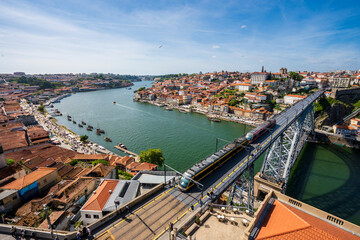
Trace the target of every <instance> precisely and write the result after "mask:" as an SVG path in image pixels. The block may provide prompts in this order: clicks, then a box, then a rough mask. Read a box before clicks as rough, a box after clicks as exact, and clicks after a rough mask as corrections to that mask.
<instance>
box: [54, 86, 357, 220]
mask: <svg viewBox="0 0 360 240" xmlns="http://www.w3.org/2000/svg"><path fill="white" fill-rule="evenodd" d="M150 85H151V83H150V82H137V83H134V86H133V87H132V88H131V89H127V88H119V89H109V90H101V91H94V92H84V93H76V94H73V95H72V96H71V97H68V98H64V99H63V100H61V103H56V104H54V106H55V108H58V109H59V110H60V112H62V113H63V116H62V117H56V118H57V120H58V122H59V123H60V124H62V125H65V126H66V127H68V128H69V129H70V130H72V131H74V132H76V133H77V134H79V135H83V134H86V135H88V136H89V139H90V140H92V141H93V142H96V143H98V144H100V145H102V146H104V147H105V148H107V149H109V150H110V151H113V152H115V153H117V154H120V155H123V153H122V152H121V151H119V150H117V149H115V148H114V146H115V145H116V144H117V143H120V142H121V143H123V144H124V145H126V146H127V147H128V149H129V150H130V151H132V152H135V153H140V151H143V150H147V149H148V148H160V149H161V150H162V151H163V154H164V157H165V163H166V164H168V165H170V166H172V167H173V168H175V169H177V170H179V171H181V172H183V171H185V170H186V169H187V168H189V167H190V166H192V165H193V164H194V163H195V162H197V161H200V160H202V159H203V158H205V157H206V156H209V155H210V154H212V153H213V152H214V151H215V148H216V139H217V138H218V139H219V140H218V142H219V144H218V146H219V147H220V146H222V145H224V144H226V143H227V141H232V140H233V139H234V138H237V137H239V136H242V135H243V134H244V133H246V132H248V131H250V130H251V129H252V127H250V126H246V125H243V124H238V123H233V122H225V121H222V122H221V123H216V122H211V121H209V120H208V119H207V117H206V116H203V115H200V114H197V113H187V114H185V113H180V112H179V111H177V110H174V111H166V110H164V109H163V108H160V107H157V106H154V105H151V104H146V103H139V102H133V101H132V99H133V95H134V93H133V91H134V90H136V89H138V88H140V87H142V86H145V87H150ZM113 101H116V103H115V104H114V103H113ZM67 114H69V115H71V116H72V117H73V119H75V120H76V121H77V122H78V123H79V122H80V121H85V122H86V123H88V124H91V125H92V126H94V127H95V128H97V127H99V128H101V129H104V130H105V135H101V136H98V135H96V134H95V131H93V132H89V131H87V130H86V127H84V128H80V127H78V125H77V124H73V123H72V122H70V121H67V118H66V115H67ZM104 136H106V137H109V138H111V139H112V141H113V142H106V141H105V140H104ZM262 161H263V157H261V158H260V159H258V160H257V161H256V163H255V170H256V171H259V169H260V167H261V164H262ZM359 161H360V152H359V151H353V150H350V149H347V148H344V147H340V146H334V145H315V144H307V145H306V146H305V148H304V150H303V152H302V154H301V156H300V158H299V159H298V161H297V165H296V167H295V168H294V171H293V176H295V177H292V178H291V179H290V183H289V187H288V191H287V194H288V195H290V196H293V197H295V198H297V199H299V200H301V201H304V202H306V203H309V204H311V205H313V206H315V207H318V208H320V209H323V210H325V211H328V212H330V213H333V214H335V215H337V216H339V217H341V218H344V219H346V220H349V221H351V222H354V223H356V224H360V194H359V192H360V177H358V176H360V165H359Z"/></svg>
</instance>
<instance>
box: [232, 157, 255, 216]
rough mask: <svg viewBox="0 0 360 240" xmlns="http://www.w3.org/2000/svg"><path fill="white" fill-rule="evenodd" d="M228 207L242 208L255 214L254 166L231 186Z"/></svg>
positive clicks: (249, 167) (248, 168)
mask: <svg viewBox="0 0 360 240" xmlns="http://www.w3.org/2000/svg"><path fill="white" fill-rule="evenodd" d="M227 205H235V206H240V208H243V209H247V210H249V212H250V213H251V214H252V213H253V212H254V164H251V165H249V166H248V167H247V170H246V171H244V172H243V174H241V176H240V177H239V178H238V179H237V180H236V181H235V182H234V183H233V184H232V185H231V187H230V192H229V197H228V200H227Z"/></svg>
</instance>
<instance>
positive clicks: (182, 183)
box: [180, 172, 192, 188]
mask: <svg viewBox="0 0 360 240" xmlns="http://www.w3.org/2000/svg"><path fill="white" fill-rule="evenodd" d="M191 178H192V176H191V175H190V174H189V173H187V172H185V173H184V176H183V177H182V178H181V179H180V186H182V187H183V188H186V187H187V186H188V184H189V182H190V179H191Z"/></svg>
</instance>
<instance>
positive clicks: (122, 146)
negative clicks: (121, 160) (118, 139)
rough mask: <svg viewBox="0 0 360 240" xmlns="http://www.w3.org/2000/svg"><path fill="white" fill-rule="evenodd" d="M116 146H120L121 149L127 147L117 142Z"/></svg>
mask: <svg viewBox="0 0 360 240" xmlns="http://www.w3.org/2000/svg"><path fill="white" fill-rule="evenodd" d="M118 147H121V148H123V149H127V147H126V146H125V145H124V144H122V143H118Z"/></svg>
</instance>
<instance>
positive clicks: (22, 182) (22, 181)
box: [1, 167, 57, 190]
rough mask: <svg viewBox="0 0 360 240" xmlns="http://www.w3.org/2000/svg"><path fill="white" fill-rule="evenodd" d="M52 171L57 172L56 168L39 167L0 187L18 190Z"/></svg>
mask: <svg viewBox="0 0 360 240" xmlns="http://www.w3.org/2000/svg"><path fill="white" fill-rule="evenodd" d="M54 171H56V172H57V169H56V168H45V167H41V168H39V169H37V170H36V171H34V172H31V173H29V174H27V175H25V176H24V177H22V178H19V179H16V180H15V181H13V182H11V183H8V184H6V185H5V186H3V187H1V188H2V189H16V190H20V189H23V188H25V187H27V186H29V185H30V184H32V183H34V182H35V181H37V180H39V179H41V178H42V177H44V176H46V175H49V174H51V173H53V172H54Z"/></svg>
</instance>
